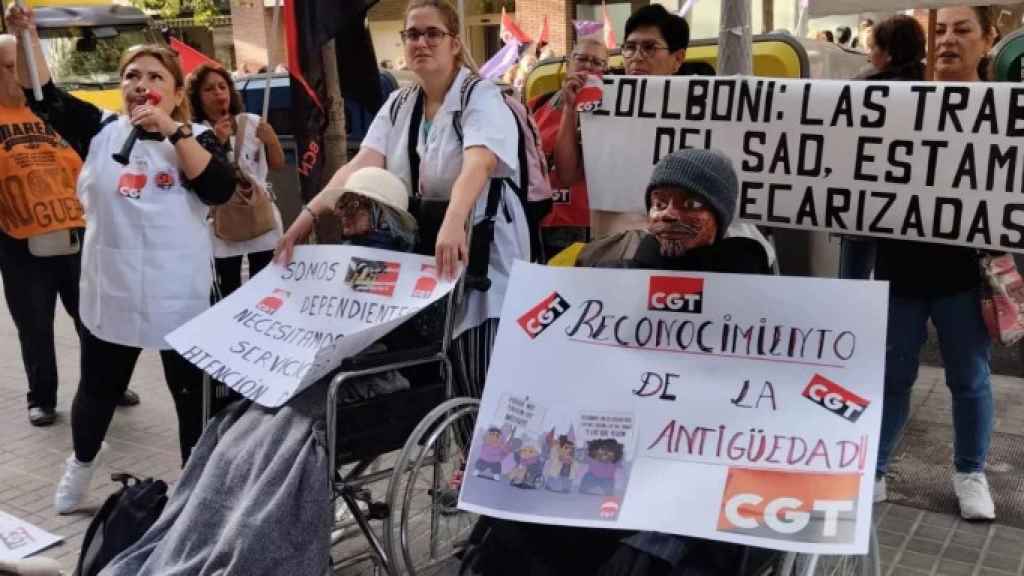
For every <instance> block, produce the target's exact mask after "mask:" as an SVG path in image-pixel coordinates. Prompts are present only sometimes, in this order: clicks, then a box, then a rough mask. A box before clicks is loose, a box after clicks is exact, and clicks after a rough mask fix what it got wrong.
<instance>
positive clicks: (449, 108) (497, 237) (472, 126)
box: [278, 0, 530, 397]
mask: <svg viewBox="0 0 1024 576" xmlns="http://www.w3.org/2000/svg"><path fill="white" fill-rule="evenodd" d="M459 29H460V28H459V17H458V13H457V12H456V11H455V9H454V8H453V7H452V6H451V4H449V3H448V2H446V1H445V0H411V1H410V2H409V5H408V7H407V8H406V16H405V30H403V31H402V40H403V44H404V46H405V59H406V62H408V63H409V69H410V70H412V71H413V72H415V73H416V76H417V77H418V79H419V89H418V90H417V91H416V92H415V93H413V94H412V95H411V96H409V94H408V93H407V92H406V91H399V92H395V93H392V94H391V97H390V98H389V99H388V100H387V102H385V103H384V105H383V106H382V107H381V109H380V112H379V113H378V114H377V117H376V118H375V119H374V121H373V124H372V125H371V126H370V130H369V132H368V133H367V135H366V138H364V139H363V143H362V148H361V149H360V151H359V154H357V155H356V157H355V158H353V159H352V161H351V162H349V163H348V164H346V165H345V166H343V167H342V168H341V169H340V170H338V172H337V173H336V174H335V175H334V177H333V178H332V179H331V182H330V184H329V185H328V187H341V186H343V185H344V182H345V181H346V180H347V179H348V177H349V175H350V174H352V173H353V172H355V171H356V170H358V169H359V168H363V167H366V166H377V167H381V168H385V169H387V170H388V171H390V172H392V173H394V174H397V175H398V176H399V177H401V178H402V179H403V180H404V181H405V182H406V183H407V185H409V186H410V188H412V187H413V186H414V183H413V181H414V180H415V178H413V174H412V173H413V170H412V166H411V162H410V158H409V151H408V150H409V147H408V139H409V131H410V130H409V128H410V122H411V121H412V118H413V110H414V108H415V107H416V101H417V99H418V98H420V97H422V120H421V122H420V129H419V130H418V131H417V133H416V134H415V137H416V138H417V143H416V151H417V154H418V156H419V157H420V162H419V170H418V181H419V186H418V189H416V190H414V191H413V192H414V196H415V197H416V199H418V200H419V201H420V204H421V214H419V215H418V218H419V220H420V222H419V225H420V229H421V234H423V235H424V236H426V237H427V238H430V237H432V236H433V234H435V233H436V235H437V241H436V243H435V245H434V254H435V255H436V258H437V266H438V270H439V272H440V273H441V274H442V275H445V276H453V275H455V274H456V273H457V272H458V270H459V268H460V266H465V265H466V264H467V262H468V259H469V247H468V245H467V242H466V230H465V223H466V220H467V218H468V217H469V215H470V213H471V211H472V213H473V215H474V218H473V221H474V222H475V223H477V222H480V221H482V220H483V219H484V210H485V205H486V202H487V197H488V191H489V188H490V184H491V179H493V178H498V179H501V178H511V179H512V180H513V181H515V180H517V179H518V166H519V161H518V148H517V144H518V141H517V138H518V133H517V130H516V124H515V122H516V120H515V117H514V116H513V115H512V112H511V111H510V110H509V109H508V107H507V106H506V105H505V103H504V101H503V100H502V96H501V94H500V92H499V89H498V87H497V86H495V85H494V84H492V83H490V82H486V81H484V82H482V83H480V84H479V85H477V86H476V88H475V89H474V90H473V91H472V93H471V94H470V97H469V102H468V104H467V106H466V108H465V109H462V98H461V90H462V87H463V83H464V81H465V79H466V78H467V76H469V75H470V70H469V68H468V67H467V66H466V65H465V63H464V56H463V50H464V49H465V47H464V45H463V43H462V41H461V40H460V38H459ZM401 95H404V96H406V97H405V98H404V99H403V100H402V101H398V102H396V99H397V98H400V96H401ZM421 95H422V96H421ZM395 106H397V108H395ZM393 108H394V110H395V112H396V116H395V121H394V122H392V116H391V114H392V110H393ZM460 110H461V118H462V120H461V126H462V134H463V137H462V138H461V139H460V138H459V137H458V135H457V134H456V129H455V125H454V124H453V118H454V117H455V114H456V113H459V112H460ZM502 187H503V188H502V190H501V193H500V194H501V198H500V204H499V206H498V210H497V215H496V217H495V219H494V240H493V242H492V243H491V246H490V260H489V265H488V269H487V278H488V280H490V289H488V290H486V291H470V292H469V293H468V296H467V302H466V304H465V306H464V307H463V308H462V310H461V311H460V317H459V318H458V319H457V323H456V328H455V336H456V340H455V342H454V347H453V352H454V354H455V364H456V372H457V374H458V380H459V382H458V383H459V385H460V387H461V389H460V390H459V392H460V393H461V394H464V395H471V396H476V397H479V396H480V394H481V391H482V388H483V382H484V376H485V375H486V372H487V364H488V362H489V360H490V352H491V348H492V346H493V342H494V335H495V333H496V331H497V325H498V317H499V315H500V313H501V303H502V300H503V299H504V295H505V289H506V287H507V283H508V276H509V273H510V271H511V267H512V262H513V261H514V260H516V259H522V260H526V261H529V260H530V242H529V237H528V232H527V224H526V216H525V214H524V212H523V208H522V204H521V203H520V201H519V200H518V199H517V198H516V196H515V194H514V192H513V191H512V189H511V188H509V187H508V186H507V185H506V184H502ZM322 197H323V193H321V194H319V195H317V197H316V198H314V199H313V200H311V201H310V202H309V204H308V205H307V206H306V207H305V209H304V210H303V212H302V213H301V214H300V216H299V218H298V219H297V220H296V221H295V222H294V223H293V224H292V226H291V228H289V229H288V231H287V232H286V233H285V235H284V237H283V238H282V241H281V243H280V245H279V246H278V252H279V255H278V260H279V261H281V262H287V261H290V260H291V251H292V248H293V246H294V245H295V243H296V242H297V241H299V240H301V239H304V238H305V237H306V236H307V235H308V234H309V232H310V230H311V229H312V226H313V223H314V220H315V218H316V217H317V216H318V215H319V214H321V213H324V212H327V211H329V210H332V209H333V206H327V205H325V204H326V203H325V202H324V201H323V199H322ZM444 201H447V202H448V206H447V210H445V212H444V216H443V221H442V222H441V223H440V225H439V227H437V229H436V230H431V229H430V228H431V226H430V224H429V223H428V222H426V221H425V219H424V217H423V212H424V210H422V206H423V205H426V204H429V203H437V202H444Z"/></svg>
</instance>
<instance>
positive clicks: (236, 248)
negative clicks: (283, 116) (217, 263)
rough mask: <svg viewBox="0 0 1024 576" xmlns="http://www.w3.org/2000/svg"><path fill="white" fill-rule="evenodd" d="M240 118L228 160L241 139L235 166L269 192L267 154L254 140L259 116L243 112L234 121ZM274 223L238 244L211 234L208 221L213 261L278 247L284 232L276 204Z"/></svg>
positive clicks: (258, 140)
mask: <svg viewBox="0 0 1024 576" xmlns="http://www.w3.org/2000/svg"><path fill="white" fill-rule="evenodd" d="M242 115H245V116H246V121H245V122H246V124H245V134H242V135H241V136H242V137H241V138H238V137H237V136H232V137H231V153H230V154H229V155H228V159H229V160H231V161H232V162H233V161H234V159H235V152H234V151H235V146H238V142H239V140H241V142H242V153H241V155H240V156H239V158H238V165H239V166H240V167H241V168H242V172H244V173H245V174H247V175H248V176H249V177H250V178H252V179H253V180H254V181H255V182H259V183H260V184H262V185H263V187H264V188H265V189H266V190H267V191H268V192H272V191H271V190H270V186H269V185H268V183H267V172H268V171H269V170H268V167H267V151H266V148H265V146H264V144H263V142H262V141H261V140H260V139H259V138H257V137H256V129H257V128H259V125H260V117H259V116H257V115H255V114H249V113H247V112H242V113H241V114H239V115H238V116H236V117H235V122H238V119H239V117H241V116H242ZM274 221H275V222H276V226H275V227H274V229H273V230H270V231H269V232H267V233H265V234H263V235H261V236H257V237H256V238H253V239H251V240H243V241H241V242H230V241H228V240H223V239H221V238H219V237H217V235H216V234H214V233H213V224H212V222H211V225H210V236H211V237H212V238H213V256H214V257H215V258H230V257H232V256H241V255H243V254H251V253H253V252H266V251H267V250H273V249H274V248H276V247H277V241H278V240H280V239H281V231H282V229H283V226H282V223H281V211H280V210H278V209H277V204H276V203H275V204H274Z"/></svg>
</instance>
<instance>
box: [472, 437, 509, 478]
mask: <svg viewBox="0 0 1024 576" xmlns="http://www.w3.org/2000/svg"><path fill="white" fill-rule="evenodd" d="M511 451H512V448H511V447H510V445H509V443H508V442H507V441H506V440H505V438H504V434H503V433H502V431H501V429H500V428H498V427H496V426H491V427H490V428H488V429H487V433H486V434H485V435H484V443H483V446H481V447H480V454H479V455H478V456H477V459H476V464H475V465H474V466H473V476H476V477H478V478H488V479H490V480H501V462H502V461H503V460H504V459H505V457H506V456H508V455H509V453H510V452H511Z"/></svg>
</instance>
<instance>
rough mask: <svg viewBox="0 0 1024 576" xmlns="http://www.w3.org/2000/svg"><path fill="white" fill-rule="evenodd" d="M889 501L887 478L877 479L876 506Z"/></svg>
mask: <svg viewBox="0 0 1024 576" xmlns="http://www.w3.org/2000/svg"><path fill="white" fill-rule="evenodd" d="M888 499H889V490H888V489H887V488H886V486H885V476H882V477H881V478H875V499H874V502H875V504H878V503H879V502H885V501H886V500H888Z"/></svg>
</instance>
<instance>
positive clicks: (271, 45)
mask: <svg viewBox="0 0 1024 576" xmlns="http://www.w3.org/2000/svg"><path fill="white" fill-rule="evenodd" d="M280 21H281V0H275V2H274V17H273V19H272V20H271V24H270V41H269V42H267V47H268V49H269V53H268V54H267V73H266V74H264V75H263V120H264V121H266V120H267V114H269V113H270V78H271V77H272V76H273V75H274V52H275V51H276V50H277V26H278V24H279V23H280Z"/></svg>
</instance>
